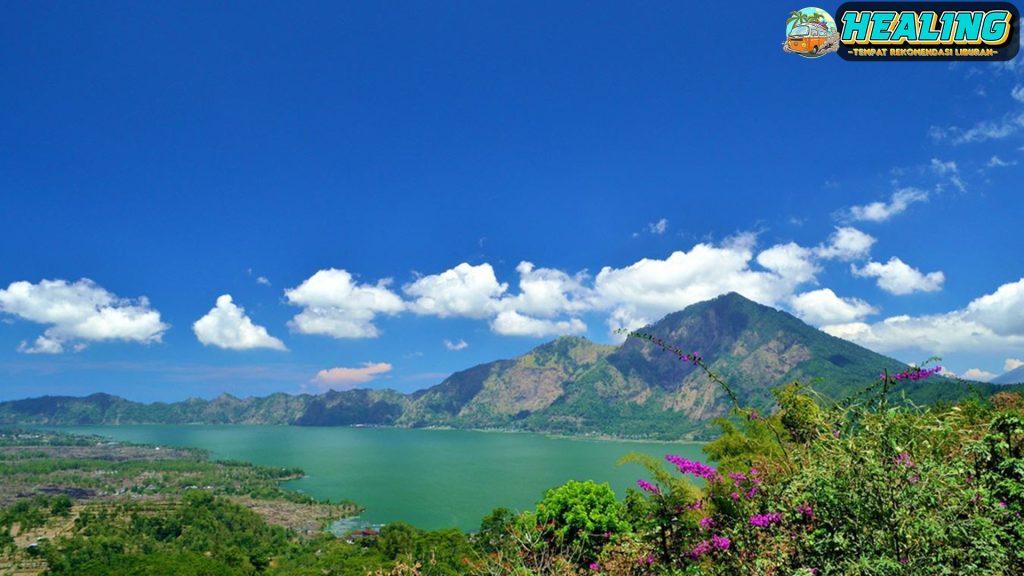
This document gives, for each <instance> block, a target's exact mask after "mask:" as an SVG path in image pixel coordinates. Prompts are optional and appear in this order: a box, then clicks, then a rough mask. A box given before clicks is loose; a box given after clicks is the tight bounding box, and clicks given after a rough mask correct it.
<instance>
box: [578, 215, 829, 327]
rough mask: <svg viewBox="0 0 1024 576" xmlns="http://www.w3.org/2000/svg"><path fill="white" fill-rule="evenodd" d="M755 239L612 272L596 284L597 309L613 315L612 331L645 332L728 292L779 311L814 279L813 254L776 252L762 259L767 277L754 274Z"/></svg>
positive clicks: (792, 248) (784, 248) (792, 249)
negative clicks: (647, 326) (641, 329)
mask: <svg viewBox="0 0 1024 576" xmlns="http://www.w3.org/2000/svg"><path fill="white" fill-rule="evenodd" d="M754 241H755V238H754V237H753V236H752V235H741V236H739V237H736V238H733V239H731V240H729V241H727V242H725V243H723V244H722V245H720V246H715V245H712V244H704V243H701V244H697V245H695V246H694V247H693V248H692V249H691V250H690V251H689V252H684V251H676V252H673V253H672V254H670V255H669V256H668V258H665V259H664V260H659V259H648V258H644V259H642V260H639V261H638V262H635V263H633V264H631V265H629V266H626V267H624V268H612V267H610V266H606V267H604V268H602V269H601V271H600V272H599V273H598V275H597V278H596V279H595V281H594V297H593V301H594V306H595V308H598V309H605V310H611V313H610V315H609V317H608V325H609V327H610V328H611V329H613V330H614V329H617V328H630V329H632V328H639V327H640V326H643V325H645V324H647V323H650V322H653V321H655V320H657V319H659V318H661V317H662V316H664V315H665V314H668V313H670V312H675V311H677V310H681V309H683V308H685V307H686V306H689V305H690V304H694V303H696V302H701V301H703V300H708V299H711V298H714V297H715V296H719V295H721V294H725V293H728V292H738V293H740V294H742V295H744V296H746V297H747V298H750V299H751V300H754V301H757V302H760V303H762V304H768V305H775V304H777V303H779V302H780V301H782V300H783V299H784V298H787V297H789V296H790V295H791V294H792V293H793V290H794V289H795V287H797V286H798V285H800V284H801V283H804V282H809V281H811V280H813V278H814V272H815V270H816V267H815V266H814V264H813V262H812V261H811V260H810V256H811V252H810V251H809V250H808V249H806V248H802V247H800V246H797V245H795V244H782V245H777V246H773V247H771V248H769V249H767V250H765V251H764V252H762V253H761V254H759V255H758V259H757V263H758V264H760V265H761V266H763V267H765V268H767V271H761V270H753V269H751V267H750V264H751V261H752V260H754Z"/></svg>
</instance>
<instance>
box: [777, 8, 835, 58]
mask: <svg viewBox="0 0 1024 576" xmlns="http://www.w3.org/2000/svg"><path fill="white" fill-rule="evenodd" d="M782 49H783V50H784V51H786V52H792V53H794V54H799V55H801V56H803V57H804V58H819V57H821V56H824V55H825V54H828V53H829V52H835V51H837V50H838V49H839V29H838V28H837V27H836V21H835V20H834V19H832V16H831V15H829V13H828V12H825V11H824V10H822V9H821V8H804V9H802V10H799V11H797V12H790V14H789V19H788V20H786V41H785V42H784V43H783V44H782Z"/></svg>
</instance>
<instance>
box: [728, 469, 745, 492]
mask: <svg viewBox="0 0 1024 576" xmlns="http://www.w3.org/2000/svg"><path fill="white" fill-rule="evenodd" d="M729 478H731V479H732V485H733V486H735V487H736V488H739V487H740V484H742V483H743V482H744V481H745V480H746V479H747V475H746V474H744V473H743V472H729Z"/></svg>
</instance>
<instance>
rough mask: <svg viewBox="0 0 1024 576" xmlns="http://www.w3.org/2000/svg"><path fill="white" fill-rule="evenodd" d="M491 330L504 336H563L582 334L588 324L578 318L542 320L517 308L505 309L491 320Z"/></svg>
mask: <svg viewBox="0 0 1024 576" xmlns="http://www.w3.org/2000/svg"><path fill="white" fill-rule="evenodd" d="M491 330H493V331H494V332H496V333H497V334H501V335H503V336H533V337H535V338H544V337H548V336H563V335H566V334H581V333H583V332H586V331H587V325H586V324H584V323H583V321H582V320H580V319H578V318H571V319H569V320H559V321H554V320H542V319H539V318H531V317H529V316H524V315H522V314H520V313H518V312H516V311H515V310H505V311H503V312H501V313H499V314H498V316H497V317H496V318H495V319H494V320H493V321H491Z"/></svg>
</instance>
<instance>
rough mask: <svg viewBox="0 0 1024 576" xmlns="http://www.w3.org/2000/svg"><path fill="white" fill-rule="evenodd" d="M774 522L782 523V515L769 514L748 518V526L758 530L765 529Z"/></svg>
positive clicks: (776, 513) (778, 513) (777, 513)
mask: <svg viewBox="0 0 1024 576" xmlns="http://www.w3.org/2000/svg"><path fill="white" fill-rule="evenodd" d="M776 522H782V513H780V512H769V513H767V514H755V515H753V516H751V517H750V524H751V525H752V526H757V527H758V528H765V527H767V526H770V525H772V524H775V523H776Z"/></svg>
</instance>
